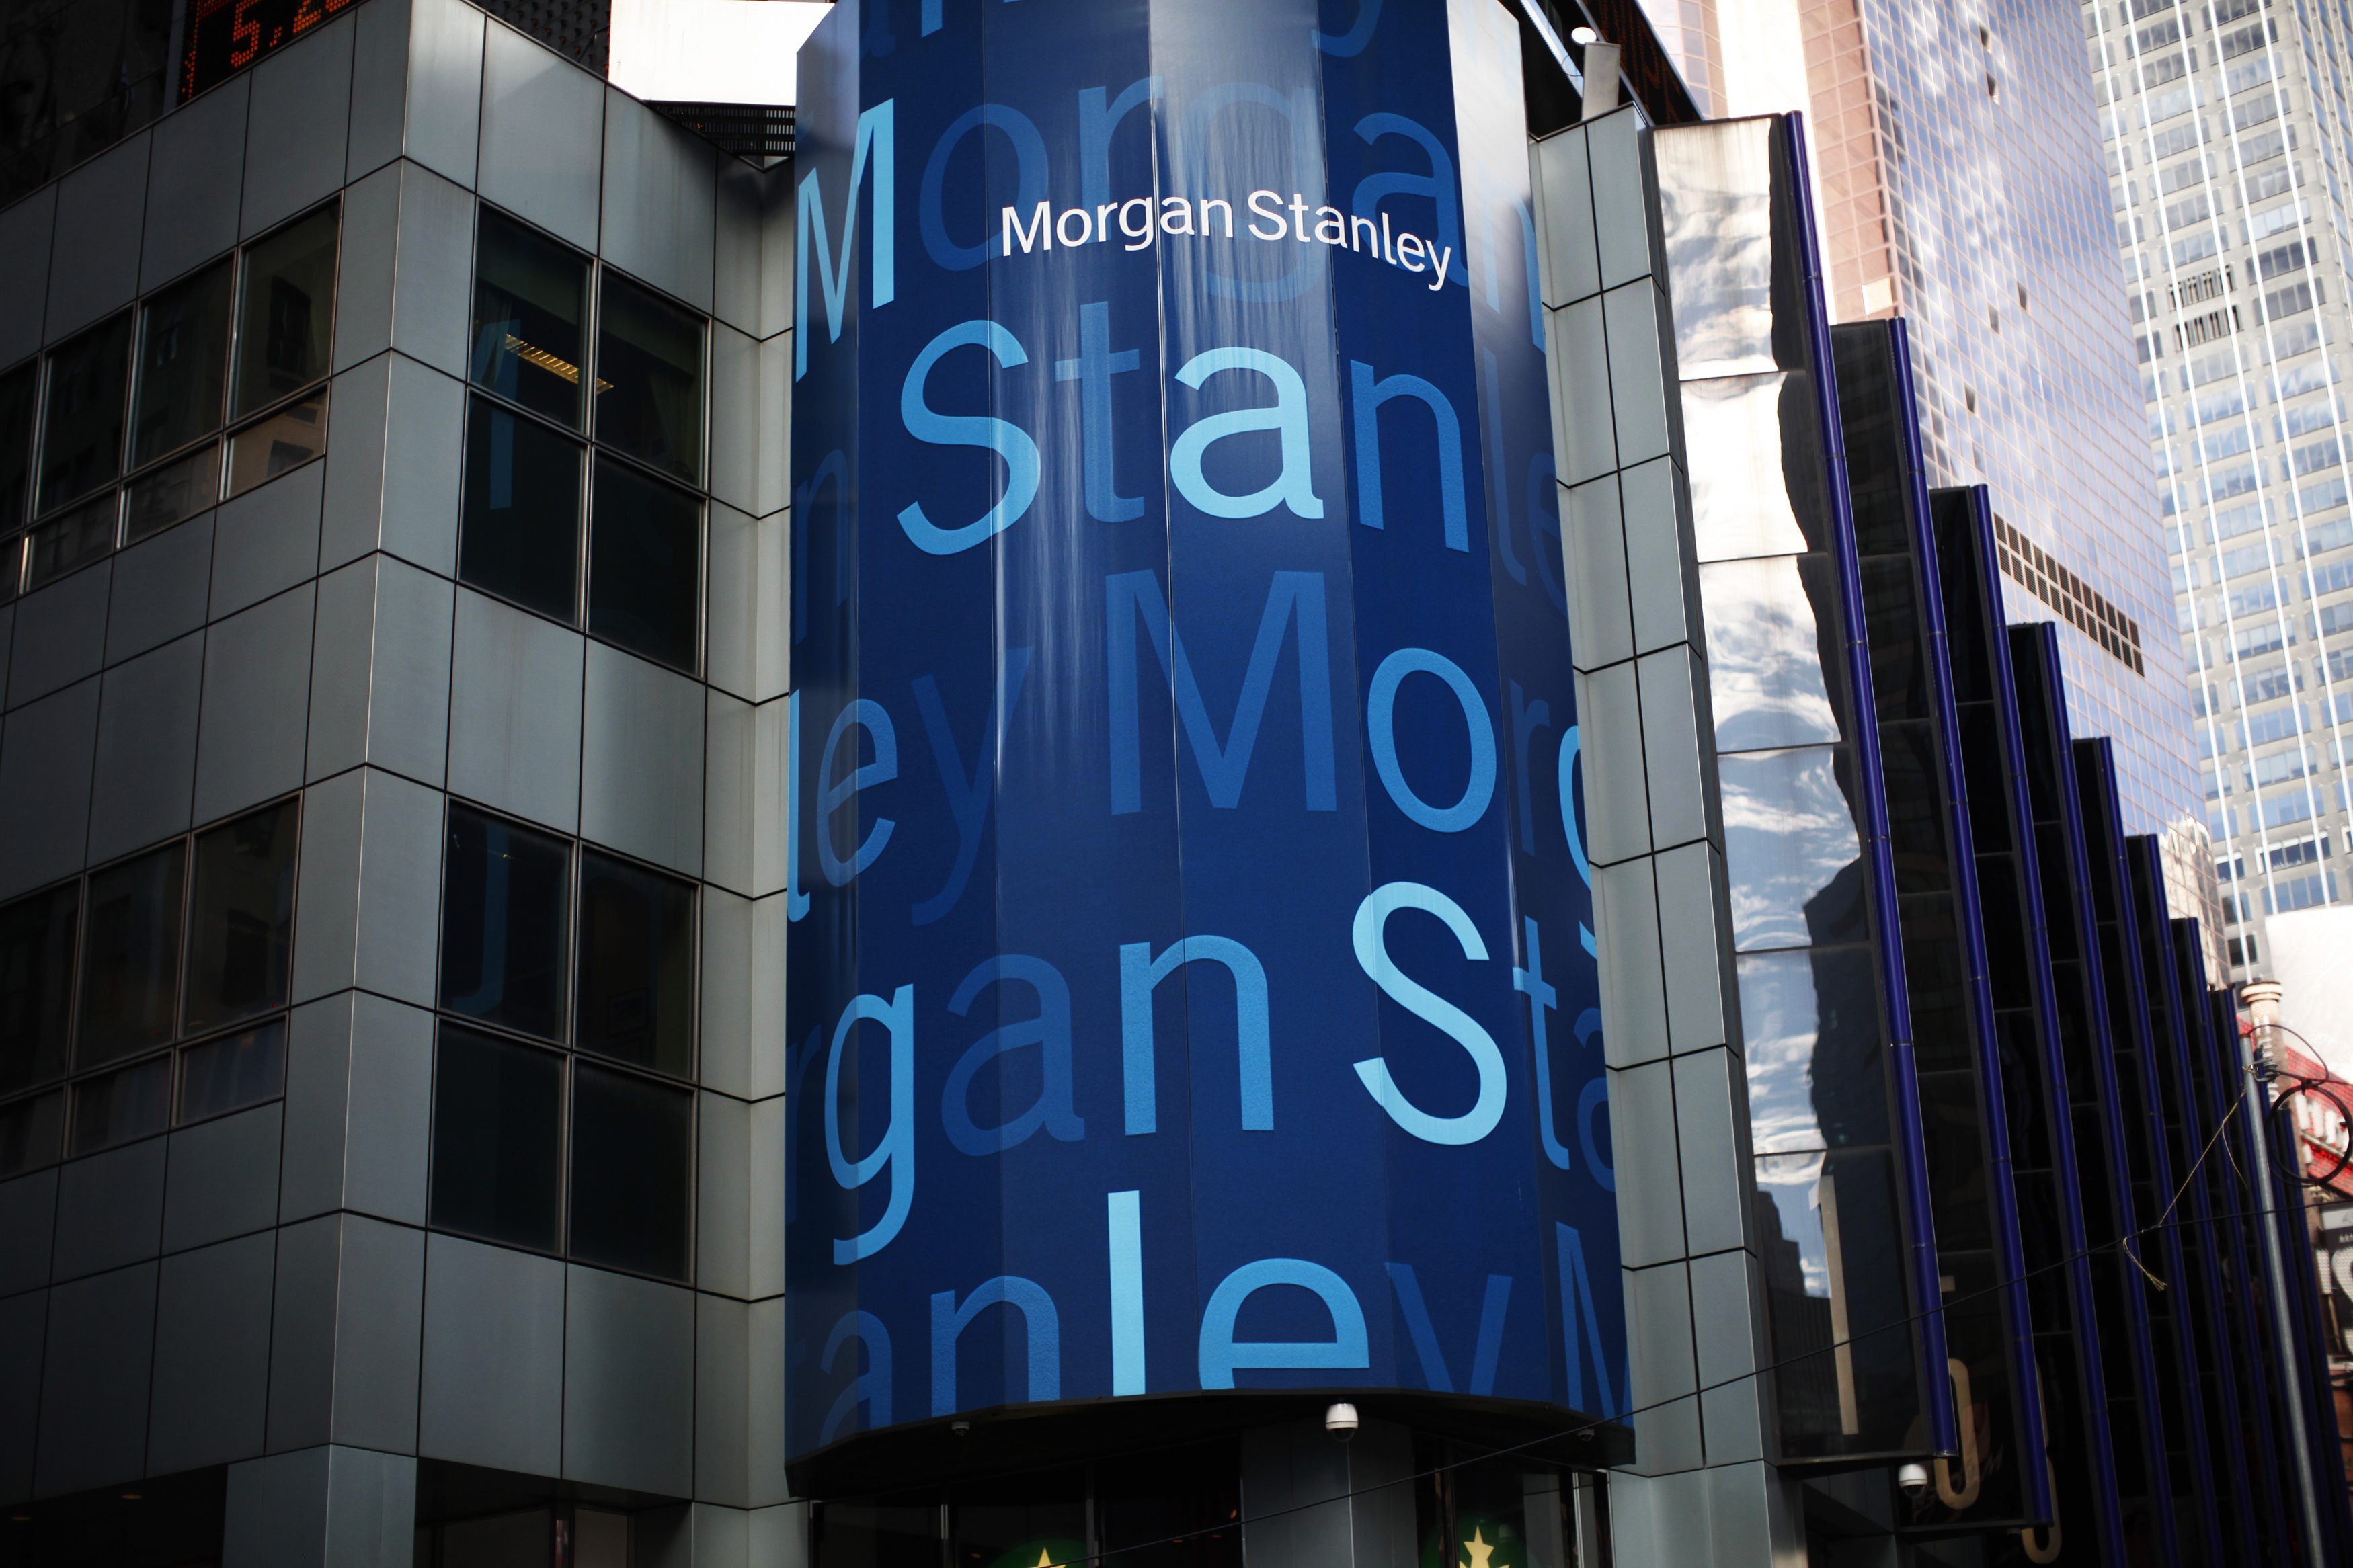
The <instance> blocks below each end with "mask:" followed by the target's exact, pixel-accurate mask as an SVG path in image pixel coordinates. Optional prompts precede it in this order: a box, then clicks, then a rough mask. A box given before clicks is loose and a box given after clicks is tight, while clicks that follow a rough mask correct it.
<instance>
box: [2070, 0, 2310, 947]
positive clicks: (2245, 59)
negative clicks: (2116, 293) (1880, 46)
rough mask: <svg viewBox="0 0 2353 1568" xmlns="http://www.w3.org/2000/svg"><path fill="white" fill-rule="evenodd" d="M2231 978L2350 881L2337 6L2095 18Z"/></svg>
mask: <svg viewBox="0 0 2353 1568" xmlns="http://www.w3.org/2000/svg"><path fill="white" fill-rule="evenodd" d="M2082 16H2083V23H2084V34H2085V47H2086V49H2087V51H2088V56H2089V59H2090V63H2091V78H2092V80H2093V83H2094V95H2095V97H2096V98H2097V100H2098V102H2099V104H2100V121H2099V124H2100V131H2101V133H2102V135H2103V136H2104V137H2105V143H2106V145H2105V153H2106V158H2107V167H2108V174H2109V176H2110V181H2111V185H2110V194H2111V196H2112V198H2113V201H2114V204H2115V208H2116V243H2117V247H2118V248H2119V250H2120V251H2121V253H2122V256H2123V261H2124V271H2125V276H2126V283H2127V286H2128V287H2127V296H2128V301H2129V302H2128V305H2127V311H2128V313H2129V315H2130V318H2131V321H2132V323H2133V332H2134V336H2135V339H2136V341H2137V354H2138V358H2139V360H2140V378H2141V395H2142V398H2143V401H2144V404H2145V405H2146V408H2147V430H2148V440H2149V445H2150V455H2151V458H2152V459H2153V466H2154V468H2155V469H2156V472H2157V476H2158V488H2159V489H2160V491H2161V494H2162V509H2163V514H2164V519H2165V534H2166V540H2167V543H2168V546H2169V547H2170V549H2171V551H2172V555H2173V588H2174V595H2175V598H2176V602H2177V605H2178V607H2179V630H2180V636H2181V647H2182V650H2183V654H2184V657H2185V658H2186V660H2187V662H2188V664H2189V673H2190V678H2191V683H2192V684H2191V693H2192V701H2193V703H2194V705H2195V708H2196V712H2197V742H2198V747H2199V752H2200V757H2201V759H2202V767H2201V775H2202V783H2203V785H2204V793H2205V797H2206V799H2205V813H2206V819H2207V823H2208V826H2209V828H2210V830H2211V833H2212V835H2213V837H2214V847H2215V862H2216V870H2217V872H2218V873H2219V875H2220V879H2221V891H2222V904H2223V912H2224V913H2225V915H2226V917H2227V921H2228V923H2227V924H2226V925H2225V926H2224V928H2223V929H2224V930H2225V931H2227V932H2228V934H2229V945H2230V960H2231V963H2232V965H2233V966H2234V968H2233V973H2234V974H2236V975H2238V976H2240V977H2245V976H2247V975H2250V974H2253V973H2260V972H2261V971H2262V970H2263V965H2264V963H2265V956H2266V955H2265V952H2264V948H2265V945H2266V943H2265V939H2264V937H2263V921H2264V920H2265V917H2267V916H2269V915H2272V914H2275V913H2284V912H2287V911H2290V910H2300V909H2306V908H2310V907H2312V906H2314V905H2316V904H2326V903H2336V902H2337V901H2338V900H2341V899H2345V898H2348V897H2353V880H2348V879H2340V878H2339V876H2338V873H2337V867H2336V864H2335V862H2336V860H2337V855H2338V853H2340V852H2341V851H2342V850H2343V849H2344V847H2345V844H2346V839H2345V833H2346V830H2347V818H2346V815H2345V813H2346V806H2347V798H2346V776H2345V773H2344V772H2343V768H2344V763H2345V754H2346V753H2345V742H2346V725H2347V722H2348V721H2353V684H2348V678H2353V598H2348V595H2347V590H2348V589H2353V520H2348V518H2347V516H2346V499H2347V496H2346V480H2347V470H2346V467H2345V446H2346V439H2345V426H2346V421H2347V409H2346V406H2345V400H2344V394H2343V393H2342V392H2341V391H2340V390H2339V383H2340V382H2341V381H2342V379H2343V376H2344V368H2343V361H2342V359H2341V357H2339V356H2340V355H2341V353H2342V350H2341V348H2340V349H2339V350H2338V351H2337V353H2331V352H2330V351H2329V349H2328V348H2327V344H2329V343H2332V342H2334V343H2337V344H2340V345H2341V344H2342V343H2344V342H2345V341H2346V335H2347V330H2348V325H2353V316H2348V311H2347V304H2346V298H2347V284H2348V273H2347V258H2346V247H2347V240H2346V220H2345V195H2344V190H2345V182H2346V179H2347V175H2348V169H2347V165H2346V147H2347V136H2348V123H2353V121H2348V113H2347V109H2346V102H2345V76H2346V73H2347V71H2348V69H2353V60H2348V53H2347V33H2348V17H2347V16H2346V13H2345V10H2344V7H2342V6H2341V5H2340V6H2328V5H2316V6H2315V5H2303V4H2295V5H2279V4H2272V3H2269V0H2216V3H2214V4H2212V5H2173V4H2168V3H2157V0H2130V4H2128V5H2114V4H2110V5H2085V6H2084V8H2083V11H2082Z"/></svg>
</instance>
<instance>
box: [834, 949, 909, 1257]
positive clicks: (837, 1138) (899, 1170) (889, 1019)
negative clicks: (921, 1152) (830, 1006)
mask: <svg viewBox="0 0 2353 1568" xmlns="http://www.w3.org/2000/svg"><path fill="white" fill-rule="evenodd" d="M861 1019H864V1020H870V1021H871V1022H873V1023H877V1024H880V1025H881V1026H882V1027H883V1028H884V1030H886V1031H887V1032H888V1033H889V1035H890V1037H891V1122H890V1125H889V1126H888V1127H886V1128H884V1129H883V1131H882V1136H881V1138H879V1139H877V1140H875V1143H874V1147H873V1148H872V1149H870V1150H869V1151H867V1152H866V1153H865V1154H864V1155H863V1156H861V1157H860V1158H859V1159H857V1160H852V1159H851V1158H850V1157H849V1152H848V1151H846V1150H845V1149H843V1148H842V1146H841V1052H842V1047H844V1046H846V1045H848V1044H849V1036H850V1031H851V1030H853V1029H855V1028H856V1027H857V1026H858V1024H859V1022H860V1020H861ZM860 1077H861V1079H862V1078H863V1075H862V1074H861V1075H860ZM825 1158H826V1163H828V1164H829V1165H831V1166H832V1167H833V1179H834V1181H835V1182H837V1183H839V1184H840V1185H841V1186H843V1187H846V1188H849V1190H851V1191H855V1190H857V1189H858V1188H860V1187H862V1186H864V1185H865V1184H867V1183H869V1182H871V1181H872V1180H873V1179H874V1178H875V1177H876V1176H879V1175H881V1173H883V1172H885V1171H888V1172H890V1173H891V1202H890V1205H889V1206H888V1207H887V1208H885V1209H884V1210H883V1211H882V1217H881V1219H880V1220H878V1221H876V1222H875V1225H874V1228H873V1229H871V1230H869V1231H867V1232H865V1233H864V1234H862V1235H859V1236H853V1237H835V1238H834V1242H833V1260H834V1262H836V1263H838V1264H839V1263H855V1262H857V1261H858V1260H859V1259H860V1258H871V1257H873V1256H874V1255H875V1254H876V1253H878V1252H880V1251H881V1250H882V1249H883V1248H884V1247H888V1246H890V1245H891V1243H892V1239H893V1238H894V1237H897V1236H898V1234H899V1227H900V1226H903V1225H905V1224H906V1223H907V1211H908V1210H909V1209H911V1208H913V1206H914V1203H915V988H914V987H913V986H912V985H902V986H900V987H899V989H898V990H896V991H894V992H892V994H891V1000H889V1001H888V1002H885V1001H884V1000H882V998H881V997H880V996H876V995H874V994H871V993H866V994H860V995H857V996H853V997H851V998H850V999H849V1006H847V1007H845V1008H843V1009H842V1011H841V1021H840V1022H839V1023H837V1024H836V1025H834V1026H833V1047H832V1048H831V1049H830V1050H828V1052H827V1053H826V1058H825Z"/></svg>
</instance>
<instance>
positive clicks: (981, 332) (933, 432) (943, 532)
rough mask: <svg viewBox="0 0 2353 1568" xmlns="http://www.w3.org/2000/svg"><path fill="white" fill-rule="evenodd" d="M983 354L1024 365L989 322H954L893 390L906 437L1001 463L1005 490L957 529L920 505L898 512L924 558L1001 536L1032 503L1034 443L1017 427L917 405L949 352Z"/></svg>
mask: <svg viewBox="0 0 2353 1568" xmlns="http://www.w3.org/2000/svg"><path fill="white" fill-rule="evenodd" d="M955 348H981V349H987V351H988V352H989V353H990V354H992V355H993V356H995V358H996V360H997V363H999V364H1002V365H1008V366H1010V365H1018V364H1028V363H1029V354H1028V353H1025V352H1024V351H1023V349H1022V347H1021V343H1020V340H1018V338H1016V337H1015V336H1014V335H1013V334H1012V333H1011V332H1009V331H1006V330H1005V329H1004V328H1003V327H1000V326H998V325H997V323H996V322H995V321H960V322H958V323H957V324H956V325H955V326H953V327H950V328H949V329H948V330H947V331H944V332H942V333H941V334H940V335H939V336H938V337H935V338H934V339H933V340H932V341H931V342H928V343H926V344H924V345H923V353H919V354H917V355H916V356H915V363H913V364H911V365H909V366H908V367H907V379H906V382H905V383H904V384H902V386H901V387H900V389H899V418H900V420H901V421H902V423H903V424H904V425H905V426H907V434H908V435H910V436H913V437H914V438H915V439H916V440H918V441H923V442H926V443H928V444H930V445H931V446H934V447H985V448H987V450H989V451H992V452H994V453H996V454H997V456H998V457H1000V458H1004V459H1005V489H1004V492H1003V493H1002V494H1000V495H999V496H998V497H997V501H996V503H995V504H994V505H992V506H991V507H990V508H989V509H988V510H987V511H985V512H983V513H982V514H981V515H980V517H979V518H978V519H977V520H976V521H972V522H967V523H965V525H964V526H963V527H961V528H941V527H939V526H938V525H937V524H935V523H934V522H933V521H932V520H931V519H930V518H927V517H925V516H924V515H923V505H922V503H921V502H917V503H916V504H914V505H912V506H908V507H904V508H902V509H901V510H900V512H899V526H900V527H901V528H902V529H904V530H905V531H906V533H907V537H908V538H909V539H911V540H913V542H914V544H915V548H916V549H918V550H920V551H922V552H923V553H925V554H926V555H954V554H955V553H956V552H958V551H963V550H969V549H971V548H972V547H973V546H974V545H976V544H979V543H982V542H986V541H987V540H989V539H993V538H995V537H996V536H997V534H1000V533H1002V532H1004V531H1006V530H1007V529H1008V528H1010V527H1012V526H1013V524H1015V523H1016V522H1018V521H1020V520H1021V514H1022V513H1024V512H1026V511H1028V510H1029V503H1030V502H1031V501H1033V500H1037V499H1038V443H1037V442H1035V441H1032V440H1031V439H1030V438H1029V432H1028V431H1026V430H1024V429H1022V428H1021V427H1020V426H1018V425H1014V424H1010V423H1008V421H1006V420H1003V419H998V418H997V417H995V416H992V415H987V414H939V413H935V412H934V411H933V409H932V406H931V405H929V404H927V403H925V402H924V401H923V383H924V381H925V380H926V379H927V378H928V377H929V376H930V375H931V374H932V367H933V366H934V365H935V364H937V363H940V360H941V359H942V358H943V357H944V355H945V354H946V353H947V352H948V351H949V350H950V349H955Z"/></svg>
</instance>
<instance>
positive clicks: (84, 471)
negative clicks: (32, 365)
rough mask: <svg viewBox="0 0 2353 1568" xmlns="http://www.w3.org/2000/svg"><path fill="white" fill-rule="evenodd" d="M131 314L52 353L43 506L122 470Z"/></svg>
mask: <svg viewBox="0 0 2353 1568" xmlns="http://www.w3.org/2000/svg"><path fill="white" fill-rule="evenodd" d="M130 355H131V314H130V312H129V311H127V310H126V311H124V312H123V313H122V314H121V315H120V316H117V317H115V318H114V320H112V321H105V322H101V323H100V324H99V325H98V326H95V327H92V328H91V329H90V331H86V332H84V333H83V334H82V335H81V336H79V337H78V338H76V339H74V341H73V342H69V343H68V344H67V345H66V346H65V347H63V348H61V349H59V350H58V352H57V353H53V354H51V355H50V356H49V409H48V417H47V423H46V424H45V425H44V426H43V427H42V430H41V501H40V510H43V511H53V510H56V509H57V508H58V507H61V506H63V505H65V504H66V502H68V501H70V500H79V499H80V498H81V497H83V496H86V495H88V494H89V493H90V491H92V490H94V489H98V487H99V486H100V485H102V484H106V483H108V482H109V481H111V479H113V478H114V477H115V475H117V474H119V473H121V471H122V405H123V401H124V398H125V396H126V395H127V394H128V391H129V389H128V387H127V386H126V385H125V384H124V383H125V381H126V379H127V377H126V375H125V372H126V370H127V369H128V361H129V359H130Z"/></svg>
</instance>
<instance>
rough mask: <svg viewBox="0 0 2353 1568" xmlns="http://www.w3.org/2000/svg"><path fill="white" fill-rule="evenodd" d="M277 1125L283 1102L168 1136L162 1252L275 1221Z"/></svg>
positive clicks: (280, 1124)
mask: <svg viewBox="0 0 2353 1568" xmlns="http://www.w3.org/2000/svg"><path fill="white" fill-rule="evenodd" d="M284 1123H285V1107H284V1105H283V1104H282V1103H280V1102H272V1103H269V1104H266V1105H257V1106H255V1107H254V1108H253V1109H252V1110H241V1111H238V1112H237V1114H236V1115H234V1116H224V1117H221V1118H219V1119H218V1120H216V1121H203V1122H198V1123H197V1124H196V1125H195V1126H194V1127H183V1128H181V1129H180V1130H179V1131H176V1132H174V1133H173V1134H172V1136H171V1154H170V1159H169V1162H168V1163H167V1165H166V1168H165V1171H164V1251H165V1252H178V1251H180V1250H182V1249H183V1248H185V1247H204V1246H206V1245H209V1244H210V1243H213V1242H216V1241H225V1240H227V1239H229V1238H230V1237H239V1236H248V1235H251V1234H253V1233H255V1232H258V1231H263V1230H267V1229H269V1227H270V1226H274V1225H276V1224H277V1223H278V1166H279V1152H280V1146H281V1144H282V1143H283V1142H284ZM262 1315H263V1317H264V1318H267V1317H268V1315H269V1314H268V1313H267V1312H266V1311H265V1312H264V1313H263V1314H262Z"/></svg>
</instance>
